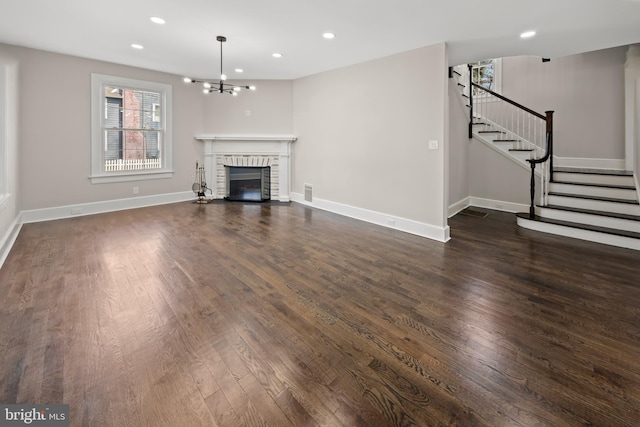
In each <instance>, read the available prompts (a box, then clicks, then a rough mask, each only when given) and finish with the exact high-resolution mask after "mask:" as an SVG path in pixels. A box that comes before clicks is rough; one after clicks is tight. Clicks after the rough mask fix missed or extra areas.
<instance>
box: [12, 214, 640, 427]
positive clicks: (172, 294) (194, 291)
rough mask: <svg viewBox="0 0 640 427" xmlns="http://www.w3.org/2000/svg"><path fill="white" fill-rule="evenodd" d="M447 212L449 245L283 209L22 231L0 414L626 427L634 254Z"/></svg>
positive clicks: (90, 220)
mask: <svg viewBox="0 0 640 427" xmlns="http://www.w3.org/2000/svg"><path fill="white" fill-rule="evenodd" d="M486 212H488V213H489V214H488V215H487V216H486V217H484V218H482V217H480V216H469V215H457V216H455V217H454V218H451V219H450V226H451V235H452V240H451V241H450V242H448V243H446V244H444V243H439V242H435V241H431V240H428V239H424V238H420V237H417V236H413V235H410V234H406V233H402V232H398V231H395V230H392V229H388V228H384V227H378V226H375V225H372V224H368V223H363V222H358V221H355V220H352V219H349V218H345V217H341V216H338V215H334V214H331V213H328V212H324V211H321V210H315V209H312V208H308V207H304V206H302V205H299V204H291V205H283V204H273V205H270V204H242V203H216V204H210V205H197V204H194V203H178V204H172V205H165V206H158V207H151V208H142V209H135V210H129V211H120V212H114V213H108V214H102V215H93V216H86V217H78V218H72V219H64V220H58V221H50V222H42V223H35V224H26V225H24V226H23V228H22V230H21V232H20V235H19V237H18V239H17V241H16V243H15V245H14V248H13V250H12V251H11V253H10V254H9V256H8V258H7V260H6V262H5V265H4V266H3V268H2V270H0V294H2V298H0V403H16V402H17V403H67V404H69V405H70V418H71V425H72V426H233V427H237V426H247V427H248V426H267V425H268V426H411V425H416V426H473V427H476V426H491V427H496V426H509V427H512V426H556V427H557V426H576V425H593V426H616V427H621V426H629V427H631V426H637V425H638V420H640V253H638V252H634V251H631V250H625V249H619V248H610V247H607V246H603V245H599V244H592V243H587V242H582V241H578V240H572V239H567V238H562V237H556V236H551V235H545V234H540V233H536V232H533V231H529V230H524V229H519V228H518V227H517V226H516V225H515V218H514V216H513V215H511V214H506V213H501V212H495V211H486Z"/></svg>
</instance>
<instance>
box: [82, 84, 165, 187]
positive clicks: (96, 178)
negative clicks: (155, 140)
mask: <svg viewBox="0 0 640 427" xmlns="http://www.w3.org/2000/svg"><path fill="white" fill-rule="evenodd" d="M106 86H109V87H122V88H126V89H134V90H136V89H138V90H145V91H150V92H158V93H160V94H161V103H162V104H161V105H160V111H159V113H160V114H161V120H162V123H163V128H162V129H161V134H162V137H161V141H162V148H161V152H162V166H161V167H160V168H159V169H146V170H133V171H113V172H105V170H104V147H103V143H104V141H103V140H104V136H103V122H104V117H105V114H106V110H105V102H104V88H105V87H106ZM171 89H172V86H171V85H168V84H164V83H156V82H149V81H144V80H135V79H128V78H124V77H116V76H108V75H105V74H95V73H92V74H91V174H90V175H89V179H90V180H91V183H92V184H103V183H109V182H125V181H141V180H148V179H166V178H171V177H172V176H173V143H172V135H173V127H172V124H171V118H172V93H171Z"/></svg>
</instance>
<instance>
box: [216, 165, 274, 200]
mask: <svg viewBox="0 0 640 427" xmlns="http://www.w3.org/2000/svg"><path fill="white" fill-rule="evenodd" d="M225 169H226V175H227V196H226V197H225V199H227V200H240V201H250V202H264V201H266V200H270V199H271V167H270V166H265V167H254V166H225Z"/></svg>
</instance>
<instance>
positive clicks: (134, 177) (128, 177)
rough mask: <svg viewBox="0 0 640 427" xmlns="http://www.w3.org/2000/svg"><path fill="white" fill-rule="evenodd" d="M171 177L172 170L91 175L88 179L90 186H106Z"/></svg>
mask: <svg viewBox="0 0 640 427" xmlns="http://www.w3.org/2000/svg"><path fill="white" fill-rule="evenodd" d="M171 177H173V171H172V170H159V171H154V172H149V171H139V172H136V171H129V172H124V173H111V174H104V175H91V176H89V179H90V180H91V183H92V184H108V183H111V182H127V181H146V180H150V179H167V178H171Z"/></svg>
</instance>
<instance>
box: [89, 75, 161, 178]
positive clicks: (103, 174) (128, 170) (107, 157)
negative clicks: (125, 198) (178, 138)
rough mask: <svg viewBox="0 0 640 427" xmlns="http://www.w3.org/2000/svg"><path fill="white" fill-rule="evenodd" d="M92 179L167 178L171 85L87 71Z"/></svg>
mask: <svg viewBox="0 0 640 427" xmlns="http://www.w3.org/2000/svg"><path fill="white" fill-rule="evenodd" d="M91 107H92V111H91V116H92V126H91V182H92V183H94V184H96V183H105V182H118V181H135V180H141V179H154V178H170V177H171V176H172V174H173V171H172V166H171V165H172V159H171V154H172V149H171V148H172V144H171V86H170V85H166V84H161V83H152V82H146V81H141V80H132V79H125V78H121V77H112V76H105V75H101V74H92V75H91Z"/></svg>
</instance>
